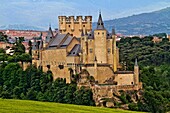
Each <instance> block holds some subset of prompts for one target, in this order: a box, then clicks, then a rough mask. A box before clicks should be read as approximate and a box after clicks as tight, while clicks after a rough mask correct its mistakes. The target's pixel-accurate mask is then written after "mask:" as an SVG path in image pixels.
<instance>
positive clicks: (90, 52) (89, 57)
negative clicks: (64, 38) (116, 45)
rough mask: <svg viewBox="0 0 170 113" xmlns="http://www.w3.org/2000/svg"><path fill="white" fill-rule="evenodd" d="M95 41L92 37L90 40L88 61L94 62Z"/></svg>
mask: <svg viewBox="0 0 170 113" xmlns="http://www.w3.org/2000/svg"><path fill="white" fill-rule="evenodd" d="M94 44H95V41H94V40H92V39H89V40H88V45H87V49H88V54H87V63H94V58H95V45H94Z"/></svg>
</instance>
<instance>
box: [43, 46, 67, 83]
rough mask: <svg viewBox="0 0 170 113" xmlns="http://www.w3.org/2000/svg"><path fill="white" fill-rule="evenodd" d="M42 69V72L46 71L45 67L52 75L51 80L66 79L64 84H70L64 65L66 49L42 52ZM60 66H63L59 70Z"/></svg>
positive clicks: (65, 65)
mask: <svg viewBox="0 0 170 113" xmlns="http://www.w3.org/2000/svg"><path fill="white" fill-rule="evenodd" d="M42 54H43V56H42V67H43V71H44V72H46V71H48V68H47V65H49V66H50V70H51V71H52V73H53V78H54V79H56V78H58V77H59V78H66V82H67V83H69V82H70V73H69V70H68V67H67V64H66V49H56V48H55V49H51V50H48V49H47V50H45V51H42ZM60 65H62V66H63V68H62V69H60V67H59V66H60Z"/></svg>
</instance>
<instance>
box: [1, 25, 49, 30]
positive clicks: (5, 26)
mask: <svg viewBox="0 0 170 113" xmlns="http://www.w3.org/2000/svg"><path fill="white" fill-rule="evenodd" d="M0 29H1V30H8V29H13V30H36V31H44V30H46V29H44V28H42V27H37V26H30V25H25V24H11V25H3V26H0Z"/></svg>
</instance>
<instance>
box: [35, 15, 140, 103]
mask: <svg viewBox="0 0 170 113" xmlns="http://www.w3.org/2000/svg"><path fill="white" fill-rule="evenodd" d="M59 30H60V33H58V34H56V35H54V34H53V32H52V30H51V27H50V28H49V31H48V35H47V37H46V39H45V40H39V41H36V40H35V41H34V43H33V50H32V51H33V52H32V53H33V56H32V57H33V60H32V63H33V64H35V65H36V66H37V67H38V66H40V67H42V69H43V71H47V70H51V71H52V73H53V77H54V79H56V78H58V77H60V78H65V79H66V82H67V83H70V82H71V80H72V76H71V75H70V74H71V73H70V70H72V71H73V73H74V74H79V75H80V79H79V81H78V85H79V86H89V87H91V88H92V89H93V92H95V95H96V96H95V100H96V101H97V100H99V98H102V97H111V96H113V92H114V91H119V90H139V89H141V88H142V83H141V82H139V67H138V64H137V60H136V61H135V65H134V71H119V70H120V68H121V65H120V64H119V48H117V47H116V34H115V30H114V29H113V30H112V33H109V32H108V31H107V30H106V29H105V27H104V23H103V20H102V16H101V13H100V14H99V17H98V22H97V27H96V29H94V30H92V17H91V16H86V17H85V19H82V16H78V17H77V19H74V17H73V16H70V17H66V16H59ZM89 78H93V83H91V82H90V80H89ZM109 94H110V95H109Z"/></svg>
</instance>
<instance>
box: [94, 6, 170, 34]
mask: <svg viewBox="0 0 170 113" xmlns="http://www.w3.org/2000/svg"><path fill="white" fill-rule="evenodd" d="M104 23H105V27H106V29H108V30H109V31H111V30H112V28H113V27H114V28H115V29H116V32H117V33H122V34H124V35H139V34H140V35H142V34H143V35H149V34H156V33H168V34H170V7H168V8H165V9H162V10H159V11H154V12H151V13H142V14H138V15H133V16H128V17H124V18H119V19H113V20H107V21H104ZM95 27H96V23H93V28H95Z"/></svg>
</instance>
